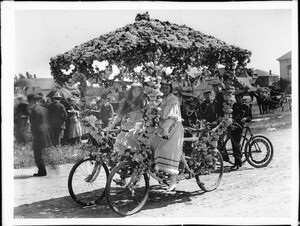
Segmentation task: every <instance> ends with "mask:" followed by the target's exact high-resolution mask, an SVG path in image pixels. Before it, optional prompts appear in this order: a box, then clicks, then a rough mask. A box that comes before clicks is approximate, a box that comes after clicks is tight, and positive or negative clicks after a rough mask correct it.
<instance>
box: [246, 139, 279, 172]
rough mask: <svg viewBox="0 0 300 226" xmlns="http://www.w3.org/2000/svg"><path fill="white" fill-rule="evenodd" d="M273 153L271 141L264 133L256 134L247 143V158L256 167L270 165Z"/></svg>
mask: <svg viewBox="0 0 300 226" xmlns="http://www.w3.org/2000/svg"><path fill="white" fill-rule="evenodd" d="M273 154H274V149H273V145H272V143H271V141H270V140H269V139H268V138H267V137H265V136H263V135H255V136H253V137H252V138H251V139H250V140H249V141H248V143H247V146H246V159H247V162H248V163H249V164H250V165H251V166H253V167H255V168H261V167H265V166H267V165H269V163H270V162H271V160H272V158H273Z"/></svg>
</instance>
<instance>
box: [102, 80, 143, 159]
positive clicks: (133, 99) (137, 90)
mask: <svg viewBox="0 0 300 226" xmlns="http://www.w3.org/2000/svg"><path fill="white" fill-rule="evenodd" d="M143 96H144V90H143V86H142V84H141V83H133V84H132V85H131V87H130V89H129V91H128V93H127V97H126V98H125V100H124V102H123V103H122V104H121V107H120V109H119V111H118V112H117V117H115V119H114V121H113V122H112V123H111V125H110V126H109V127H108V130H110V129H111V128H114V126H115V125H116V123H117V122H119V121H120V120H122V119H125V120H127V121H126V123H125V124H124V125H123V127H122V129H124V130H126V132H124V131H123V132H120V133H119V134H118V136H117V138H116V142H115V145H114V150H115V151H117V152H118V153H119V154H123V153H124V151H125V150H126V149H129V148H130V149H133V150H134V149H138V148H139V146H138V143H137V138H138V133H139V132H141V131H142V129H143V117H142V116H143V114H142V109H143V107H144V106H145V104H144V101H143ZM127 131H128V132H127Z"/></svg>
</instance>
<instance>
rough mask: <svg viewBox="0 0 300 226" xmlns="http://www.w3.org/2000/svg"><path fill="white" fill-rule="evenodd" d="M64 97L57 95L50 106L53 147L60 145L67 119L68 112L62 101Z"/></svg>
mask: <svg viewBox="0 0 300 226" xmlns="http://www.w3.org/2000/svg"><path fill="white" fill-rule="evenodd" d="M61 99H62V96H61V95H60V94H59V93H55V94H54V96H53V97H52V103H51V104H49V106H48V110H49V122H50V127H51V131H52V135H53V145H54V146H56V145H60V144H61V142H60V138H61V133H62V130H63V127H64V123H65V121H66V119H67V116H68V115H67V112H66V109H65V107H64V105H63V104H62V103H60V100H61Z"/></svg>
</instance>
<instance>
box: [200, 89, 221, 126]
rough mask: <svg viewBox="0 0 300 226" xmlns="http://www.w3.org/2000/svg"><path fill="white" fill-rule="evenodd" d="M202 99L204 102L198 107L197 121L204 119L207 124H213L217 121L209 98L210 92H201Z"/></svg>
mask: <svg viewBox="0 0 300 226" xmlns="http://www.w3.org/2000/svg"><path fill="white" fill-rule="evenodd" d="M203 97H204V99H205V100H204V101H203V102H202V103H201V104H200V107H199V113H198V115H199V119H205V120H206V121H207V122H215V121H216V120H217V115H216V112H215V109H214V103H213V100H212V98H211V90H205V91H204V92H203Z"/></svg>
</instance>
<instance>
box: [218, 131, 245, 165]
mask: <svg viewBox="0 0 300 226" xmlns="http://www.w3.org/2000/svg"><path fill="white" fill-rule="evenodd" d="M242 140H245V141H244V142H243V146H242V147H241V148H242V164H244V163H245V162H246V161H247V159H246V154H245V153H246V144H247V142H248V140H249V139H248V138H247V137H245V136H244V135H242V139H241V141H242ZM223 149H225V153H227V155H228V158H229V163H230V164H232V165H234V164H235V163H234V161H235V160H234V156H233V148H232V143H231V139H230V137H227V138H226V141H225V143H224V146H223Z"/></svg>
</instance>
